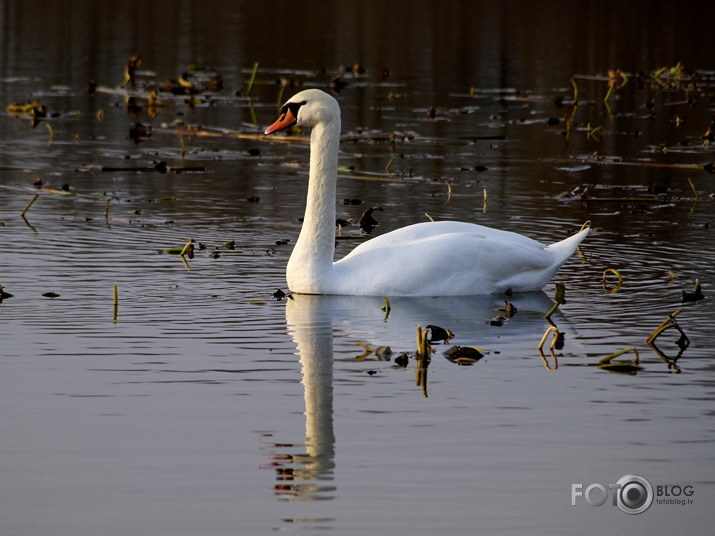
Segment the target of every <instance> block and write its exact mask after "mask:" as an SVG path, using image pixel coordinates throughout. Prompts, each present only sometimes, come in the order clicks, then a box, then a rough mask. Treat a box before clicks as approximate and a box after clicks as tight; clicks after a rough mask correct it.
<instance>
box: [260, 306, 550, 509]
mask: <svg viewBox="0 0 715 536" xmlns="http://www.w3.org/2000/svg"><path fill="white" fill-rule="evenodd" d="M390 301H391V310H390V312H389V315H386V313H385V312H384V311H382V310H381V307H382V306H383V305H384V304H385V302H384V300H383V298H377V297H369V296H318V295H294V296H293V299H289V300H287V302H286V323H287V327H288V331H289V333H290V335H291V337H292V338H293V341H294V343H295V345H296V349H297V353H298V355H299V357H300V364H301V373H302V376H303V379H302V384H303V388H304V396H305V418H306V422H305V442H304V443H289V444H286V443H273V444H271V445H270V450H271V451H272V452H271V453H270V456H271V460H272V463H271V467H272V468H274V469H275V471H276V479H277V484H276V485H275V492H276V494H277V495H278V497H279V498H280V499H281V500H289V501H315V500H326V499H332V498H334V496H335V493H336V487H335V485H334V484H333V480H334V470H335V431H334V426H333V362H334V352H337V353H341V354H342V353H346V352H347V353H349V352H351V351H353V350H352V349H353V348H354V349H355V350H354V351H355V353H356V354H359V353H360V348H359V347H357V346H355V342H365V343H368V344H369V345H370V346H372V347H377V346H391V347H392V349H393V350H394V351H396V352H398V351H399V352H403V351H407V352H412V351H414V350H415V348H416V340H415V332H416V328H417V326H419V325H421V326H426V325H429V324H431V325H437V326H441V327H444V328H448V329H450V330H451V331H452V332H454V333H455V335H456V336H455V339H454V340H453V341H452V342H454V343H455V344H460V345H465V346H472V345H474V346H480V347H482V348H485V349H487V351H489V350H493V351H499V349H500V348H506V349H508V350H509V351H513V350H514V348H515V347H516V348H521V347H523V348H529V356H528V357H531V356H534V357H536V356H535V353H534V352H535V350H534V349H535V346H536V343H537V342H538V341H539V339H540V337H541V335H542V334H543V332H544V329H545V327H546V326H547V325H548V324H547V323H546V321H545V320H544V318H543V316H544V312H546V311H548V310H549V308H550V307H551V305H552V301H551V300H550V299H549V298H548V297H547V296H546V295H545V294H544V293H528V294H521V295H515V296H513V297H511V298H510V299H509V302H510V303H512V304H514V305H515V306H516V308H517V310H518V312H517V314H516V315H515V316H514V318H512V319H510V320H508V321H507V322H505V323H504V325H502V326H500V327H494V326H491V325H489V320H490V319H492V318H494V317H495V316H496V315H497V314H498V313H497V311H496V310H497V309H498V308H500V307H503V306H504V299H503V298H500V297H494V296H469V297H447V298H395V299H391V300H390ZM557 314H558V313H557ZM555 316H557V315H555ZM561 321H562V319H559V322H561ZM457 341H458V342H457ZM435 348H436V350H437V351H436V353H435V354H434V355H433V357H432V359H433V360H434V359H438V358H440V357H441V354H442V351H443V349H446V348H448V346H443V345H436V346H435ZM502 353H503V352H502ZM524 357H527V356H526V355H524ZM534 365H535V366H538V360H536V361H535V362H534ZM408 367H415V368H416V364H415V361H414V360H411V361H410V363H409V364H408ZM416 392H419V391H416ZM296 448H300V449H301V450H300V452H295V450H296Z"/></svg>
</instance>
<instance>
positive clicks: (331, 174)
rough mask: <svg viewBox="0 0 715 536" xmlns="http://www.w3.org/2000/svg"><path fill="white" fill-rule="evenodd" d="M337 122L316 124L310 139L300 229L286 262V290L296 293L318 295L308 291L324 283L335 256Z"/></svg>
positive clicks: (338, 125)
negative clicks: (321, 280)
mask: <svg viewBox="0 0 715 536" xmlns="http://www.w3.org/2000/svg"><path fill="white" fill-rule="evenodd" d="M339 147H340V119H339V118H335V120H333V121H331V122H330V123H319V124H317V125H316V126H315V127H313V132H312V133H311V136H310V175H309V177H308V201H307V204H306V207H305V216H304V218H303V227H302V229H301V231H300V236H299V237H298V241H297V243H296V245H295V248H294V249H293V253H292V254H291V257H290V260H289V262H288V270H287V276H288V286H289V287H291V290H294V291H297V292H306V293H314V292H315V293H317V292H319V289H318V288H308V287H310V285H311V284H315V283H316V282H317V281H319V280H320V279H321V278H322V279H325V278H326V277H327V276H328V274H329V272H330V270H331V269H332V265H333V256H334V254H335V196H336V190H335V184H336V182H337V174H338V150H339Z"/></svg>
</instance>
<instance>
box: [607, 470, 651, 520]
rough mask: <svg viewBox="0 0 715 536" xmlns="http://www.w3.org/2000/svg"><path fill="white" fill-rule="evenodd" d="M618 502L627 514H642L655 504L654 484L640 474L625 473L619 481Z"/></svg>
mask: <svg viewBox="0 0 715 536" xmlns="http://www.w3.org/2000/svg"><path fill="white" fill-rule="evenodd" d="M617 484H620V487H618V488H617V491H616V493H617V494H616V504H618V508H620V509H621V510H622V511H624V512H625V513H626V514H642V513H643V512H645V511H646V510H648V508H650V505H651V504H653V486H651V485H650V482H648V481H647V480H646V479H645V478H643V477H642V476H638V475H625V476H623V477H621V478H620V480H619V481H618V482H617Z"/></svg>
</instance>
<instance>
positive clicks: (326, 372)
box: [300, 338, 335, 473]
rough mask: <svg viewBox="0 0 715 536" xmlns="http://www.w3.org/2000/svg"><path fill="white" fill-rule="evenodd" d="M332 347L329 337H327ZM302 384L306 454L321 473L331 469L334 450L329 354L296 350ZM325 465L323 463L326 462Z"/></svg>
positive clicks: (331, 358) (331, 370)
mask: <svg viewBox="0 0 715 536" xmlns="http://www.w3.org/2000/svg"><path fill="white" fill-rule="evenodd" d="M330 342H331V346H332V338H331V341H330ZM300 352H301V353H300V355H301V357H300V363H301V366H302V369H303V386H304V387H305V436H306V448H307V451H308V456H309V457H310V458H311V459H312V460H314V461H315V463H316V466H317V467H316V470H317V472H318V473H322V472H324V471H325V470H329V469H332V467H333V463H332V458H333V455H334V449H335V434H334V432H333V355H332V351H331V352H330V354H329V355H328V357H327V358H323V357H321V356H319V355H317V354H312V355H311V354H310V353H308V352H309V350H308V349H306V351H305V352H304V351H303V349H301V351H300ZM326 464H327V465H326Z"/></svg>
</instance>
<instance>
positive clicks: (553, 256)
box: [265, 89, 589, 296]
mask: <svg viewBox="0 0 715 536" xmlns="http://www.w3.org/2000/svg"><path fill="white" fill-rule="evenodd" d="M292 125H300V126H307V127H313V131H312V133H311V137H310V174H309V178H308V201H307V205H306V208H305V218H304V219H303V228H302V229H301V231H300V236H299V237H298V241H297V242H296V245H295V248H294V249H293V253H292V254H291V256H290V260H289V261H288V266H287V269H286V278H287V280H288V288H289V289H290V290H291V291H292V292H295V293H298V294H347V295H365V296H457V295H477V294H496V293H499V292H504V291H506V290H507V289H511V290H512V291H514V292H529V291H537V290H541V288H542V287H543V286H544V285H546V283H548V282H549V280H550V279H551V276H552V275H554V273H555V272H556V270H558V269H559V268H560V267H561V265H562V264H563V263H564V262H566V260H567V259H568V258H569V257H570V256H571V254H572V253H573V252H574V251H575V250H576V247H577V246H578V245H579V243H580V242H581V241H582V240H583V239H584V238H585V237H586V235H587V234H588V232H589V229H588V228H585V229H583V230H581V231H580V232H579V233H577V234H575V235H573V236H571V237H569V238H567V239H565V240H563V241H561V242H558V243H556V244H552V245H550V246H544V245H543V244H540V243H539V242H536V241H535V240H532V239H530V238H526V237H525V236H522V235H519V234H516V233H512V232H508V231H500V230H496V229H491V228H489V227H484V226H481V225H476V224H473V223H463V222H455V221H437V222H424V223H418V224H414V225H409V226H407V227H403V228H401V229H397V230H395V231H392V232H389V233H386V234H384V235H381V236H377V237H375V238H372V239H371V240H368V241H367V242H364V243H362V244H360V245H359V246H358V247H356V248H355V249H354V250H352V251H351V252H350V253H349V254H348V255H346V256H345V257H344V258H343V259H341V260H339V261H337V262H333V256H334V253H335V205H336V191H335V185H336V182H337V172H338V171H337V170H338V150H339V144H340V107H339V105H338V103H337V101H336V100H335V99H334V98H333V97H331V96H330V95H328V94H327V93H325V92H323V91H320V90H317V89H308V90H305V91H301V92H300V93H298V94H297V95H295V96H293V98H291V99H290V100H289V101H288V102H286V103H285V104H284V105H283V107H282V108H281V115H280V117H279V118H278V120H277V121H276V122H275V123H273V124H272V125H271V126H270V127H268V128H267V129H266V131H265V134H271V133H273V132H277V131H279V130H282V129H284V128H288V127H290V126H292Z"/></svg>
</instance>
